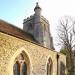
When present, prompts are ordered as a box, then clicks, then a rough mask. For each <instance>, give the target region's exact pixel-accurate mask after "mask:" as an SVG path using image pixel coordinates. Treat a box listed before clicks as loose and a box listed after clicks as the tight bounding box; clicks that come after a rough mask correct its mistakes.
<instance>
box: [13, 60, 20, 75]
mask: <svg viewBox="0 0 75 75" xmlns="http://www.w3.org/2000/svg"><path fill="white" fill-rule="evenodd" d="M13 70H14V75H20V65H19V63H18V61H16V63H15V64H14V68H13Z"/></svg>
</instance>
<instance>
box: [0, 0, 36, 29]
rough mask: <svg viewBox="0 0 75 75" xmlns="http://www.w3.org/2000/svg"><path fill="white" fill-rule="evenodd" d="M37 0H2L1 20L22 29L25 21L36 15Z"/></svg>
mask: <svg viewBox="0 0 75 75" xmlns="http://www.w3.org/2000/svg"><path fill="white" fill-rule="evenodd" d="M36 1H37V0H0V19H3V20H5V21H7V22H9V23H12V24H15V25H17V26H18V27H21V28H22V22H23V19H24V18H26V17H27V16H29V15H30V13H31V14H33V13H34V11H33V9H34V7H35V3H36Z"/></svg>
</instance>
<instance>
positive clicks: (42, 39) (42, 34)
mask: <svg viewBox="0 0 75 75" xmlns="http://www.w3.org/2000/svg"><path fill="white" fill-rule="evenodd" d="M41 11H42V9H41V8H40V6H39V5H38V3H36V6H35V8H34V12H35V13H34V15H33V16H30V17H28V18H27V19H24V21H23V30H24V31H25V32H28V33H30V34H31V35H33V37H34V38H35V40H36V41H37V42H38V43H39V44H41V45H42V46H44V47H47V48H50V49H54V46H53V39H52V36H51V33H50V29H49V28H50V27H49V22H48V20H47V19H46V18H44V17H43V16H41Z"/></svg>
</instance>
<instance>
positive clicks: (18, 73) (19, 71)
mask: <svg viewBox="0 0 75 75" xmlns="http://www.w3.org/2000/svg"><path fill="white" fill-rule="evenodd" d="M13 74H14V75H27V65H26V63H25V59H24V56H23V54H22V53H21V54H20V55H19V56H18V57H17V58H16V63H15V64H14V66H13Z"/></svg>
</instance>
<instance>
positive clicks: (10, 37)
mask: <svg viewBox="0 0 75 75" xmlns="http://www.w3.org/2000/svg"><path fill="white" fill-rule="evenodd" d="M41 12H42V10H41V7H40V6H39V4H38V3H36V6H35V8H34V14H33V15H32V16H30V17H28V18H26V19H24V20H23V29H20V28H18V27H16V26H14V25H12V24H10V23H8V22H6V21H3V20H0V75H67V70H66V56H65V55H63V54H61V53H58V52H56V51H55V49H54V46H53V38H52V36H51V33H50V27H49V26H50V24H49V22H48V20H47V19H46V18H44V17H43V16H42V15H41Z"/></svg>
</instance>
